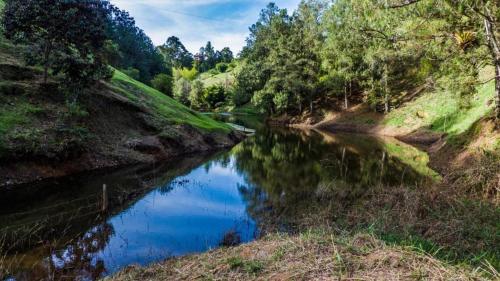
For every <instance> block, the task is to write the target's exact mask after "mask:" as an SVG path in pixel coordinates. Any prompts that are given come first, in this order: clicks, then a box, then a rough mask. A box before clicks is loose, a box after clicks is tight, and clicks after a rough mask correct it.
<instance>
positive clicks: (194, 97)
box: [189, 80, 205, 109]
mask: <svg viewBox="0 0 500 281" xmlns="http://www.w3.org/2000/svg"><path fill="white" fill-rule="evenodd" d="M204 90H205V86H204V85H203V82H201V81H200V80H195V81H194V82H193V84H192V86H191V92H190V93H189V101H190V102H191V106H192V107H194V108H196V109H200V108H202V107H203V104H204V97H203V94H204Z"/></svg>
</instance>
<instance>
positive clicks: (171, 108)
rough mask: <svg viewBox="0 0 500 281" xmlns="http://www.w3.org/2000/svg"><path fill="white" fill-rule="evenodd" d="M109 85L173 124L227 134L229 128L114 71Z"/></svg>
mask: <svg viewBox="0 0 500 281" xmlns="http://www.w3.org/2000/svg"><path fill="white" fill-rule="evenodd" d="M111 84H112V85H113V86H115V89H117V91H118V92H119V93H121V94H123V96H125V97H127V98H128V99H129V100H130V101H132V102H134V103H137V104H140V105H141V106H146V107H149V108H151V109H153V110H154V111H155V112H157V114H158V115H160V116H161V117H162V118H164V119H165V120H168V121H170V122H172V123H174V124H189V125H191V126H193V127H195V128H198V129H201V130H203V131H206V132H217V131H218V132H222V133H229V132H230V130H231V129H230V127H229V126H228V125H226V124H224V123H221V122H217V121H215V120H213V119H211V118H209V117H208V116H206V115H203V114H199V113H198V112H195V111H194V110H191V109H189V108H187V107H185V106H184V105H182V104H180V103H179V102H177V101H175V100H174V99H172V98H170V97H168V96H166V95H165V94H163V93H161V92H159V91H157V90H155V89H153V88H151V87H149V86H147V85H145V84H143V83H141V82H138V81H136V80H134V79H132V78H130V77H128V76H127V75H125V74H124V73H123V72H120V71H118V70H115V74H114V75H113V78H112V80H111Z"/></svg>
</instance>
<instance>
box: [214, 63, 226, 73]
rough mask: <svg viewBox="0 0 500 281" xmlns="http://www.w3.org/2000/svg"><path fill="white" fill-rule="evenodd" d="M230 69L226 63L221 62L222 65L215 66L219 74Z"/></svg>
mask: <svg viewBox="0 0 500 281" xmlns="http://www.w3.org/2000/svg"><path fill="white" fill-rule="evenodd" d="M228 68H229V65H228V64H227V63H225V62H221V63H218V64H217V65H216V66H215V69H217V71H218V72H219V73H225V72H226V71H227V70H228Z"/></svg>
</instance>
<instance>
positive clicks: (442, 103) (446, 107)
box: [383, 81, 495, 136]
mask: <svg viewBox="0 0 500 281" xmlns="http://www.w3.org/2000/svg"><path fill="white" fill-rule="evenodd" d="M494 87H495V85H494V82H493V81H491V82H489V83H487V84H484V85H480V86H479V87H478V88H477V93H475V94H472V95H470V96H467V97H462V98H459V97H457V94H456V93H452V92H450V91H446V90H437V91H433V92H428V93H425V94H423V95H421V96H420V97H418V98H417V99H415V100H414V101H411V102H409V103H407V104H406V105H404V106H403V107H401V108H398V109H396V110H394V111H393V112H391V113H389V114H388V115H387V116H386V117H385V118H384V121H383V124H384V125H388V126H393V127H397V128H412V129H418V128H428V129H430V130H432V131H436V132H440V133H446V134H448V135H449V136H457V135H460V134H463V133H465V132H466V131H467V130H469V129H470V128H471V127H472V126H473V125H474V123H475V122H477V121H478V120H479V119H481V118H483V117H484V116H486V115H488V114H489V113H490V112H492V111H493V108H494V103H493V102H492V101H493V98H494Z"/></svg>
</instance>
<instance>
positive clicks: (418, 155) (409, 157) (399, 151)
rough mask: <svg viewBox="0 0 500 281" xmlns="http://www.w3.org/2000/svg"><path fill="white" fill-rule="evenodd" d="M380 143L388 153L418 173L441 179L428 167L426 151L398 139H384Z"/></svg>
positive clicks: (428, 160)
mask: <svg viewBox="0 0 500 281" xmlns="http://www.w3.org/2000/svg"><path fill="white" fill-rule="evenodd" d="M382 143H383V145H384V148H385V150H386V151H387V152H388V153H389V155H391V156H393V157H396V158H398V159H399V160H400V161H401V162H403V163H404V164H406V165H408V166H410V167H412V168H413V169H414V170H415V171H416V172H418V173H419V174H421V175H424V176H428V177H430V178H432V179H434V180H441V176H440V175H439V174H438V173H437V172H436V171H434V170H432V169H431V168H429V162H430V159H429V155H428V154H427V153H425V152H423V151H421V150H418V149H417V148H415V147H413V146H410V145H407V144H405V143H402V142H398V141H384V142H382Z"/></svg>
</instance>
